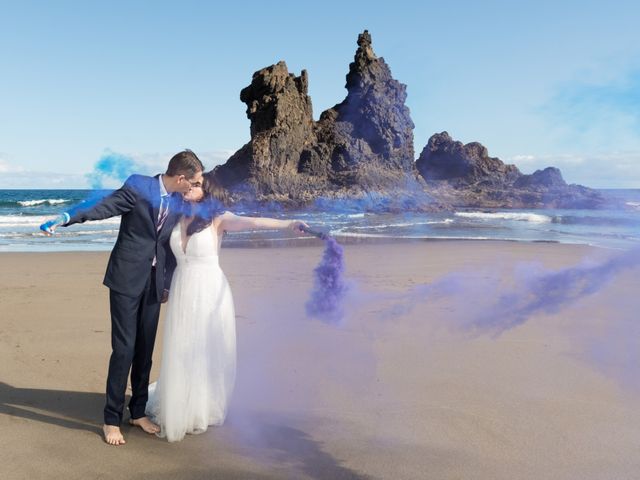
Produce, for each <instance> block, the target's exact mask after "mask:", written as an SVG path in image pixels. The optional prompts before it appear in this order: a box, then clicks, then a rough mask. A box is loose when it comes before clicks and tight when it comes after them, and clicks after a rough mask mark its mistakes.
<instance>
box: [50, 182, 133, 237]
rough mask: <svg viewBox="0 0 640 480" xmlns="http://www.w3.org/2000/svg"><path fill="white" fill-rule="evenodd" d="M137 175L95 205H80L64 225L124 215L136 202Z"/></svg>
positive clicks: (70, 213)
mask: <svg viewBox="0 0 640 480" xmlns="http://www.w3.org/2000/svg"><path fill="white" fill-rule="evenodd" d="M135 177H136V175H132V176H131V177H129V178H128V179H127V181H126V182H125V184H124V185H123V186H122V187H120V188H119V189H118V190H116V191H115V192H113V193H111V194H110V195H108V196H106V197H105V198H103V199H102V200H100V201H99V202H98V203H96V204H95V205H93V206H90V207H87V208H82V207H79V208H77V209H74V210H73V211H71V212H69V220H68V221H67V222H66V223H64V224H63V226H65V227H66V226H69V225H73V224H74V223H82V222H87V221H90V220H104V219H105V218H111V217H115V216H118V215H123V214H125V213H127V212H128V211H130V210H131V209H132V208H133V207H134V205H135V204H136V199H137V195H136V189H135V187H134V185H135Z"/></svg>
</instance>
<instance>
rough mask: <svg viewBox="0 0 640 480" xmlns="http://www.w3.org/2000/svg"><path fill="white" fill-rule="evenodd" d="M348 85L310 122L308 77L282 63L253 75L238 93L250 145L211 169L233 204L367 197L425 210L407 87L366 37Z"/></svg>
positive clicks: (362, 37) (360, 43) (362, 38)
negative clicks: (409, 200) (410, 201)
mask: <svg viewBox="0 0 640 480" xmlns="http://www.w3.org/2000/svg"><path fill="white" fill-rule="evenodd" d="M346 80H347V81H346V86H345V87H346V89H347V96H346V98H345V99H344V100H343V101H342V102H341V103H339V104H337V105H335V106H334V107H333V108H330V109H328V110H326V111H325V112H323V113H322V114H321V115H320V120H319V121H318V122H314V121H313V116H312V106H311V99H310V98H309V96H308V95H307V93H308V88H307V87H308V79H307V74H306V72H305V71H303V72H302V74H301V75H300V76H299V77H295V76H294V75H293V74H290V73H289V72H288V70H287V66H286V64H285V63H284V62H279V63H278V64H276V65H272V66H270V67H267V68H264V69H262V70H259V71H258V72H256V73H254V75H253V79H252V82H251V85H249V86H248V87H246V88H245V89H243V90H242V92H241V94H240V99H241V100H242V101H243V102H244V103H246V104H247V116H248V118H249V120H251V141H250V142H249V143H248V144H246V145H245V146H243V147H242V148H241V149H240V150H238V151H237V152H236V153H235V154H234V155H233V156H232V157H231V158H230V159H229V160H228V161H227V162H226V163H225V164H224V165H221V166H219V167H217V168H216V176H217V178H218V179H219V180H220V182H221V183H222V184H223V186H225V188H227V189H229V190H230V191H231V192H232V195H234V196H235V197H236V198H240V199H242V198H243V197H255V198H257V199H258V200H263V201H264V200H275V201H278V202H284V203H287V204H293V205H296V204H300V203H308V202H310V201H312V200H314V199H315V198H317V197H329V198H352V197H354V196H355V197H357V196H362V195H366V194H370V193H373V194H375V195H378V196H380V195H383V196H384V195H385V194H389V195H393V196H395V197H402V196H403V195H405V196H410V197H415V196H416V195H417V196H420V197H423V198H422V199H420V200H418V199H415V201H416V202H417V203H423V204H425V205H426V204H430V203H431V200H430V199H429V198H428V195H427V194H426V193H425V192H424V188H423V187H424V182H422V180H421V179H420V177H419V175H417V172H416V171H415V167H414V155H415V154H414V149H413V128H414V125H413V121H412V120H411V116H410V113H409V109H408V108H407V106H406V105H405V103H404V102H405V100H406V97H407V95H406V86H405V85H403V84H401V83H400V82H398V81H397V80H395V79H394V78H393V77H392V75H391V71H390V69H389V67H388V65H387V64H386V63H385V61H384V59H383V58H382V57H376V55H375V53H374V52H373V48H372V46H371V36H370V35H369V32H368V31H366V30H365V31H364V32H363V33H362V34H360V35H359V36H358V49H357V51H356V54H355V58H354V61H353V62H352V63H351V64H350V66H349V73H348V74H347V76H346Z"/></svg>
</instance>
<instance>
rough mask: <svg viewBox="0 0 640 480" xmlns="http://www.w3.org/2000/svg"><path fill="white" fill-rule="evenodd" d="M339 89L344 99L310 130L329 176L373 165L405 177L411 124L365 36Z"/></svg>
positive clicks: (396, 85) (401, 90)
mask: <svg viewBox="0 0 640 480" xmlns="http://www.w3.org/2000/svg"><path fill="white" fill-rule="evenodd" d="M345 87H346V89H347V92H348V93H347V97H346V98H345V99H344V100H343V101H342V103H339V104H338V105H336V106H334V107H333V108H331V109H329V110H327V111H325V112H323V113H322V115H321V116H320V121H319V122H318V124H317V126H316V130H317V132H318V139H319V143H321V144H323V147H325V148H324V150H325V151H326V152H328V153H329V155H330V159H331V170H332V171H333V172H345V171H349V170H354V169H356V170H357V169H358V168H359V167H361V166H363V165H366V164H370V163H372V162H375V163H377V164H379V165H381V166H384V167H387V168H389V169H392V170H397V171H405V172H411V171H412V169H413V159H414V150H413V128H414V124H413V121H412V120H411V115H410V112H409V108H407V106H406V105H405V104H404V103H405V101H406V99H407V93H406V86H405V85H403V84H402V83H400V82H398V81H397V80H395V79H394V78H393V77H392V76H391V70H390V69H389V67H388V65H387V64H386V63H385V61H384V58H382V57H380V58H378V57H376V55H375V54H374V53H373V49H372V47H371V36H370V35H369V32H368V31H366V30H365V31H364V33H362V34H360V35H359V36H358V50H357V51H356V55H355V58H354V61H353V62H352V63H351V64H350V65H349V73H348V74H347V83H346V85H345ZM304 167H305V165H304V163H303V169H304Z"/></svg>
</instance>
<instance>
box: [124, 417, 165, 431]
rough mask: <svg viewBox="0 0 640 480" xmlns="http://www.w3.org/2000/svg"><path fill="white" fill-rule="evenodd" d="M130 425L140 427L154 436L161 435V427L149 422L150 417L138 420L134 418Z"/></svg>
mask: <svg viewBox="0 0 640 480" xmlns="http://www.w3.org/2000/svg"><path fill="white" fill-rule="evenodd" d="M129 423H130V424H131V425H135V426H136V427H140V428H141V429H142V430H144V431H145V432H147V433H150V434H152V435H153V434H154V433H160V427H159V426H158V425H156V424H155V423H153V422H152V421H151V420H149V417H140V418H136V419H133V418H132V419H131V420H129Z"/></svg>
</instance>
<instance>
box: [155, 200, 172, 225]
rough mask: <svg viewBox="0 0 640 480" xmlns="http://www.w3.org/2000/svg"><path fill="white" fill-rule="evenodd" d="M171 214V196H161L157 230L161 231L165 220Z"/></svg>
mask: <svg viewBox="0 0 640 480" xmlns="http://www.w3.org/2000/svg"><path fill="white" fill-rule="evenodd" d="M168 215H169V196H168V195H166V196H163V197H160V211H159V212H158V226H157V228H156V231H157V232H159V231H160V230H161V229H162V226H163V225H164V221H165V220H166V219H167V216H168Z"/></svg>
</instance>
